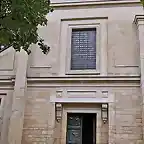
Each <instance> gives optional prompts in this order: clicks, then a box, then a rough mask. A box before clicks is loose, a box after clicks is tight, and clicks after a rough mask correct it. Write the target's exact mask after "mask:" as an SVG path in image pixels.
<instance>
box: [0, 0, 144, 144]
mask: <svg viewBox="0 0 144 144" xmlns="http://www.w3.org/2000/svg"><path fill="white" fill-rule="evenodd" d="M52 5H53V6H54V9H55V10H54V12H53V13H51V14H49V15H48V16H47V17H48V26H47V27H39V34H40V35H41V36H42V37H43V38H44V40H45V43H46V44H48V45H49V46H50V52H49V53H48V54H47V55H44V54H43V53H42V52H41V50H40V49H39V48H38V46H37V45H32V46H31V50H32V53H31V54H30V55H27V54H26V53H25V52H24V51H23V50H22V51H21V52H17V53H16V52H15V51H14V50H13V49H12V48H9V49H6V50H4V51H2V52H1V53H0V144H143V143H144V141H143V140H144V10H143V8H142V6H141V4H140V2H139V0H117V1H114V0H73V1H72V0H52Z"/></svg>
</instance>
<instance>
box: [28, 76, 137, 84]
mask: <svg viewBox="0 0 144 144" xmlns="http://www.w3.org/2000/svg"><path fill="white" fill-rule="evenodd" d="M27 82H28V85H33V84H36V83H41V84H47V85H55V86H56V85H57V86H58V85H69V84H71V85H72V84H73V85H75V84H78V85H79V84H86V85H87V84H94V85H96V84H98V85H99V84H109V83H111V84H114V85H115V83H131V84H132V83H137V84H138V85H139V84H140V77H139V76H107V77H105V76H85V77H84V76H83V77H78V76H74V77H72V76H69V77H47V78H46V77H45V78H38V77H37V78H36V77H35V78H32V77H28V78H27ZM132 85H133V84H132Z"/></svg>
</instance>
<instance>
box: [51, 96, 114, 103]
mask: <svg viewBox="0 0 144 144" xmlns="http://www.w3.org/2000/svg"><path fill="white" fill-rule="evenodd" d="M50 101H51V102H55V103H112V102H113V101H112V100H109V99H108V98H53V97H51V100H50Z"/></svg>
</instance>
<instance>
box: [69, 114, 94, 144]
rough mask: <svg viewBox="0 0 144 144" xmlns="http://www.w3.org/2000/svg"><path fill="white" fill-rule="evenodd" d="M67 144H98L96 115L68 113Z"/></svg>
mask: <svg viewBox="0 0 144 144" xmlns="http://www.w3.org/2000/svg"><path fill="white" fill-rule="evenodd" d="M66 136H67V138H66V144H96V113H68V114H67V134H66Z"/></svg>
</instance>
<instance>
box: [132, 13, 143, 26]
mask: <svg viewBox="0 0 144 144" xmlns="http://www.w3.org/2000/svg"><path fill="white" fill-rule="evenodd" d="M134 23H135V24H136V25H144V14H143V15H135V18H134Z"/></svg>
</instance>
